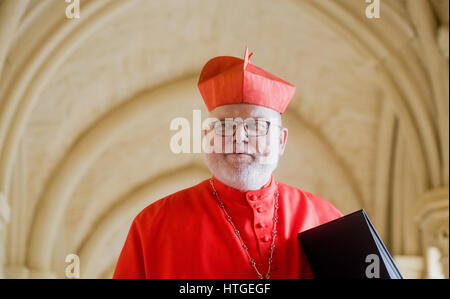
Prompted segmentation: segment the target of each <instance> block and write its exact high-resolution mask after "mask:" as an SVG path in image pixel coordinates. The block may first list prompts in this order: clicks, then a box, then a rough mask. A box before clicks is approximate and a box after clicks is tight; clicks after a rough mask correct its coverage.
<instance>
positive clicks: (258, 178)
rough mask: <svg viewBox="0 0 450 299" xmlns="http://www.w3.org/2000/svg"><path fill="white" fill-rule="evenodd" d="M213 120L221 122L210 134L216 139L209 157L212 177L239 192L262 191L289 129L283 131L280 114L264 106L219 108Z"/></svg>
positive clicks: (276, 162)
mask: <svg viewBox="0 0 450 299" xmlns="http://www.w3.org/2000/svg"><path fill="white" fill-rule="evenodd" d="M210 117H212V118H216V119H218V120H220V121H222V123H218V122H216V123H215V125H214V128H212V129H211V131H210V134H214V135H215V136H214V138H212V140H211V145H212V146H213V147H214V149H215V152H213V153H210V154H206V161H207V165H208V167H209V169H210V170H211V172H212V173H213V175H214V176H216V177H217V178H218V179H219V180H221V181H222V182H224V183H226V184H228V185H230V186H232V187H235V188H237V189H241V190H252V189H258V188H260V187H261V186H262V185H263V184H264V183H266V182H267V180H268V179H269V178H270V175H271V173H272V172H273V170H275V168H276V167H277V165H278V159H279V156H280V155H282V154H283V152H284V148H285V145H286V140H287V129H286V128H282V127H281V117H280V114H279V113H278V112H277V111H275V110H272V109H269V108H266V107H262V106H257V105H249V104H232V105H224V106H219V107H217V108H216V109H214V110H213V111H211V115H210ZM233 121H236V123H234V124H235V125H234V126H233ZM221 128H223V129H225V128H226V130H223V131H221ZM221 132H222V134H220V133H221ZM222 135H225V136H222ZM214 142H216V143H219V142H220V144H214ZM217 149H221V150H217Z"/></svg>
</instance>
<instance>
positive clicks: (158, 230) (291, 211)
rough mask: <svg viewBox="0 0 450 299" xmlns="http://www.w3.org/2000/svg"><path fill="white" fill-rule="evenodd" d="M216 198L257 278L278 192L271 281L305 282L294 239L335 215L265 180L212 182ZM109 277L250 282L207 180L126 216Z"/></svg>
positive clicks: (315, 200)
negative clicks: (257, 184)
mask: <svg viewBox="0 0 450 299" xmlns="http://www.w3.org/2000/svg"><path fill="white" fill-rule="evenodd" d="M214 187H215V188H216V190H217V192H218V194H219V198H220V200H221V201H222V202H223V203H224V205H225V209H226V211H227V212H228V214H229V215H230V216H231V217H232V221H233V223H234V224H235V226H236V228H237V229H238V230H239V231H240V235H241V237H242V239H243V241H244V243H245V245H247V247H248V252H249V254H250V256H251V257H252V258H253V259H254V260H255V261H256V267H257V268H258V271H259V272H260V273H261V274H262V275H263V276H265V275H266V273H267V269H268V258H269V256H270V251H271V250H270V245H271V244H272V230H273V214H274V200H275V194H276V190H277V188H278V191H279V199H278V201H279V204H278V206H279V208H278V218H279V221H278V223H277V235H276V240H275V249H274V254H273V262H272V267H271V274H270V277H271V278H312V277H313V276H312V273H311V270H310V268H309V264H308V261H307V259H306V257H305V255H304V254H303V252H302V251H301V249H300V248H299V242H298V240H297V234H298V233H299V232H302V231H304V230H306V229H309V228H312V227H315V226H317V225H320V224H323V223H326V222H328V221H331V220H334V219H336V218H339V217H341V216H342V214H341V213H340V212H339V211H338V210H337V209H336V208H334V207H333V206H332V205H331V204H330V203H329V202H327V201H325V200H323V199H321V198H320V197H318V196H316V195H313V194H311V193H309V192H306V191H303V190H301V189H298V188H295V187H292V186H289V185H286V184H283V183H281V182H278V184H276V179H275V178H274V176H273V175H272V176H271V179H270V181H269V182H268V183H267V184H266V185H265V186H263V188H261V189H259V190H251V191H247V192H242V191H239V190H237V189H234V188H232V187H229V186H227V185H225V184H224V183H222V182H220V181H219V180H218V179H217V178H215V177H214ZM114 278H238V279H240V278H247V279H255V278H258V276H257V274H256V272H255V270H254V268H253V267H252V266H251V264H250V262H249V259H248V256H247V254H246V252H245V251H244V249H243V248H242V245H241V242H240V240H239V238H238V237H237V235H236V233H235V232H234V230H233V228H232V226H231V224H230V223H229V222H228V221H227V219H226V216H225V213H224V211H223V210H222V209H221V208H220V206H219V204H218V201H217V198H216V197H215V196H214V194H213V189H212V187H211V185H210V182H209V179H208V180H205V181H203V182H201V183H200V184H198V185H196V186H193V187H190V188H187V189H184V190H181V191H179V192H176V193H174V194H171V195H169V196H167V197H165V198H163V199H160V200H158V201H156V202H155V203H153V204H151V205H149V206H148V207H146V208H145V209H144V210H143V211H142V212H141V213H139V215H137V216H136V218H135V219H134V221H133V223H132V225H131V228H130V231H129V233H128V236H127V239H126V242H125V245H124V247H123V249H122V252H121V254H120V257H119V260H118V262H117V265H116V269H115V272H114Z"/></svg>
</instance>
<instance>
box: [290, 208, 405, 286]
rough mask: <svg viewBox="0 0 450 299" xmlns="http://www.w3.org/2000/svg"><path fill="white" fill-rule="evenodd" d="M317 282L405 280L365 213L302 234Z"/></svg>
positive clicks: (301, 240)
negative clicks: (333, 280)
mask: <svg viewBox="0 0 450 299" xmlns="http://www.w3.org/2000/svg"><path fill="white" fill-rule="evenodd" d="M298 240H299V242H300V246H301V247H302V250H303V251H304V253H305V254H306V257H307V259H308V261H309V264H310V266H311V270H312V272H313V275H314V277H315V278H319V279H335V278H338V279H376V278H380V279H401V278H402V275H401V274H400V272H399V271H398V269H397V267H396V266H395V264H394V261H393V260H392V257H391V255H390V254H389V251H388V250H387V249H386V247H385V246H384V244H383V241H381V239H380V237H379V236H378V234H377V232H376V231H375V229H374V227H373V225H372V223H371V222H370V220H369V217H368V216H367V214H366V212H365V211H364V210H359V211H357V212H354V213H352V214H349V215H346V216H344V217H341V218H338V219H335V220H333V221H330V222H328V223H325V224H322V225H319V226H317V227H314V228H312V229H309V230H306V231H304V232H301V233H299V234H298Z"/></svg>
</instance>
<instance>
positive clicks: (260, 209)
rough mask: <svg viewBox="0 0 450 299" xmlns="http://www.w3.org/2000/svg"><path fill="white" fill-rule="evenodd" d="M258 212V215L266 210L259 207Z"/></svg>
mask: <svg viewBox="0 0 450 299" xmlns="http://www.w3.org/2000/svg"><path fill="white" fill-rule="evenodd" d="M256 211H257V212H258V213H262V212H264V209H263V208H262V207H258V208H257V209H256Z"/></svg>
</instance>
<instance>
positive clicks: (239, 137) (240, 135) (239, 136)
mask: <svg viewBox="0 0 450 299" xmlns="http://www.w3.org/2000/svg"><path fill="white" fill-rule="evenodd" d="M234 138H236V142H237V143H241V142H244V141H248V136H247V132H246V131H245V128H244V124H239V125H237V126H236V133H235V134H234Z"/></svg>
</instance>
